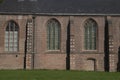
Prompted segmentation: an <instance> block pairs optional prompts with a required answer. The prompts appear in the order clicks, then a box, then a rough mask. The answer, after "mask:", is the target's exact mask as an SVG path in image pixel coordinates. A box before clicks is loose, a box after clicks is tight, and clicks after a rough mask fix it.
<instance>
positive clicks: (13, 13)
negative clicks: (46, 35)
mask: <svg viewBox="0 0 120 80" xmlns="http://www.w3.org/2000/svg"><path fill="white" fill-rule="evenodd" d="M0 14H1V15H41V16H51V15H53V16H120V14H118V13H117V14H114V13H113V14H108V13H106V14H105V13H98V14H97V13H47V12H46V13H32V12H31V13H26V12H0Z"/></svg>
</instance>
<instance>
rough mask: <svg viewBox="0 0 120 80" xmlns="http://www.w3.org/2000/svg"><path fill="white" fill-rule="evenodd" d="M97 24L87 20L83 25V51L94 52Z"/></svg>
mask: <svg viewBox="0 0 120 80" xmlns="http://www.w3.org/2000/svg"><path fill="white" fill-rule="evenodd" d="M96 37H97V23H96V22H95V21H94V20H93V19H88V20H87V21H86V22H85V25H84V48H85V50H96Z"/></svg>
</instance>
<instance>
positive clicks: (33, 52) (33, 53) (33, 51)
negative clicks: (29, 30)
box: [32, 16, 35, 69]
mask: <svg viewBox="0 0 120 80" xmlns="http://www.w3.org/2000/svg"><path fill="white" fill-rule="evenodd" d="M32 19H33V50H32V69H34V56H35V16H33V17H32Z"/></svg>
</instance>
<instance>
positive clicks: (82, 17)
mask: <svg viewBox="0 0 120 80" xmlns="http://www.w3.org/2000/svg"><path fill="white" fill-rule="evenodd" d="M119 3H120V1H119V0H90V1H89V0H3V1H2V2H1V3H0V69H55V70H56V69H57V70H82V71H110V72H116V71H120V4H119Z"/></svg>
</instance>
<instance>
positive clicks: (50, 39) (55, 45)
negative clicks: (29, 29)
mask: <svg viewBox="0 0 120 80" xmlns="http://www.w3.org/2000/svg"><path fill="white" fill-rule="evenodd" d="M47 48H48V50H59V49H60V23H59V22H58V21H57V20H55V19H51V20H49V21H48V23H47Z"/></svg>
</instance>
